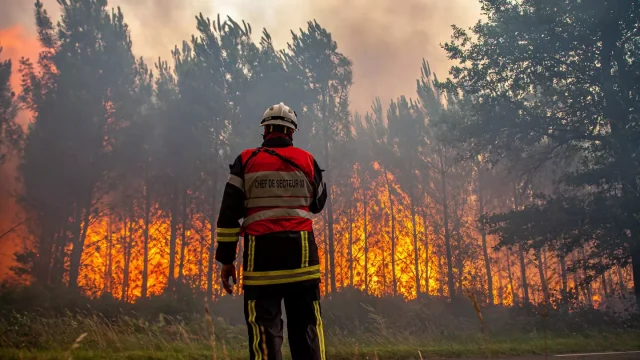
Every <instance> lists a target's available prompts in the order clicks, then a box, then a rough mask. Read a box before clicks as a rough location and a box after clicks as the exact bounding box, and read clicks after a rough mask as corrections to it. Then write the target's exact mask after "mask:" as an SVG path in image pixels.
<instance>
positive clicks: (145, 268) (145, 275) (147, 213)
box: [140, 170, 151, 299]
mask: <svg viewBox="0 0 640 360" xmlns="http://www.w3.org/2000/svg"><path fill="white" fill-rule="evenodd" d="M150 185H151V184H150V180H149V170H146V171H145V175H144V230H143V236H144V239H143V243H142V290H141V294H140V295H141V296H142V298H143V299H144V298H146V297H147V291H148V284H149V226H150V224H151V191H150Z"/></svg>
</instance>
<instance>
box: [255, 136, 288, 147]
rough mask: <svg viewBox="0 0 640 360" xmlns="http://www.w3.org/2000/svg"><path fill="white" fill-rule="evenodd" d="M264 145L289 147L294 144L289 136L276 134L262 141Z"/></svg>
mask: <svg viewBox="0 0 640 360" xmlns="http://www.w3.org/2000/svg"><path fill="white" fill-rule="evenodd" d="M262 146H264V147H275V148H279V147H288V146H293V141H291V140H290V139H289V138H287V137H284V136H274V137H269V138H267V139H266V140H264V141H263V142H262Z"/></svg>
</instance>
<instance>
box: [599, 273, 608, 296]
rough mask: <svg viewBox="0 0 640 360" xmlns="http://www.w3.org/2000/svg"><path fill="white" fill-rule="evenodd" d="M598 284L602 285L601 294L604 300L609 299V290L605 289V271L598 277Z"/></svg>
mask: <svg viewBox="0 0 640 360" xmlns="http://www.w3.org/2000/svg"><path fill="white" fill-rule="evenodd" d="M600 282H601V283H602V293H603V295H604V298H605V299H608V298H609V289H607V275H606V271H605V272H603V273H602V274H601V275H600Z"/></svg>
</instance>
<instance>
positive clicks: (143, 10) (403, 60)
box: [0, 0, 480, 111]
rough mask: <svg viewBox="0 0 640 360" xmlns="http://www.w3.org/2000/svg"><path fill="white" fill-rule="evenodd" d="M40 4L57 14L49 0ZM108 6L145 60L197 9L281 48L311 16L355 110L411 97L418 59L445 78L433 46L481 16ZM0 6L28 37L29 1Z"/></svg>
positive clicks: (295, 0)
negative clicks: (331, 46) (336, 56)
mask: <svg viewBox="0 0 640 360" xmlns="http://www.w3.org/2000/svg"><path fill="white" fill-rule="evenodd" d="M43 4H44V6H45V8H46V9H47V10H48V11H49V13H50V14H51V15H52V16H53V18H54V20H55V19H57V16H58V13H59V11H58V4H57V2H56V0H43ZM109 6H110V7H117V6H120V7H121V8H122V10H123V12H124V14H125V20H126V21H127V22H128V23H129V25H130V29H131V32H132V38H133V43H134V50H135V52H136V54H137V55H138V56H143V57H144V58H145V59H147V60H148V61H150V62H154V61H155V60H156V59H157V57H158V56H162V57H163V58H168V57H169V55H170V50H171V49H173V47H174V46H175V45H180V44H181V43H182V41H183V40H188V39H189V38H190V37H191V34H193V33H195V31H196V29H195V16H196V15H197V14H198V13H200V12H202V13H203V14H204V15H205V16H209V17H211V18H215V17H216V16H217V14H220V15H221V17H222V18H223V19H224V18H225V17H226V16H227V15H230V16H231V17H233V18H234V19H235V20H237V21H240V20H245V21H247V22H249V23H250V24H251V25H252V28H253V35H254V37H255V38H256V40H257V38H259V37H260V35H261V29H262V28H266V29H267V30H268V31H269V32H270V33H271V35H272V37H273V39H274V42H275V44H276V46H278V47H280V48H284V47H285V46H286V43H287V42H288V41H290V37H291V34H290V30H294V31H296V32H297V31H298V30H299V29H300V28H303V29H304V28H305V27H306V22H307V21H309V20H313V19H316V20H317V21H318V22H319V23H320V24H321V25H323V26H324V27H326V28H327V29H328V30H329V31H330V32H331V33H332V35H333V37H334V40H336V41H337V43H338V48H339V50H340V51H342V52H343V53H344V54H345V55H347V56H348V57H349V58H350V59H351V60H352V61H353V63H354V86H353V88H352V92H351V99H352V109H354V110H358V111H367V110H368V109H369V108H370V104H371V101H372V100H373V98H374V97H375V96H380V98H381V99H382V100H383V101H385V102H386V101H388V100H390V99H392V98H396V97H398V96H400V95H406V96H412V97H415V92H416V89H415V87H416V84H415V80H416V79H417V78H418V77H419V76H420V65H421V61H422V58H425V59H426V60H427V61H429V62H430V64H431V67H432V69H433V70H434V71H435V72H437V73H438V74H439V76H440V77H446V75H447V73H448V67H449V66H450V65H451V63H450V62H449V61H448V60H447V59H446V56H445V53H444V50H442V49H441V48H440V44H441V43H443V42H445V41H447V40H448V39H449V37H450V35H451V27H450V26H451V25H452V24H456V25H460V26H463V27H468V26H470V25H472V24H473V23H474V22H475V21H477V19H478V18H479V17H480V4H479V2H478V1H476V0H448V1H440V0H406V1H402V2H397V1H395V0H377V1H367V0H324V1H306V2H303V1H299V0H264V1H253V0H234V1H229V0H189V1H182V0H111V1H109ZM0 8H2V9H3V13H2V15H0V29H3V28H6V27H8V26H12V25H16V24H20V25H22V26H24V27H25V28H26V29H27V30H28V31H30V32H31V33H32V35H31V36H33V37H35V33H34V21H33V1H27V0H0ZM283 101H286V99H283Z"/></svg>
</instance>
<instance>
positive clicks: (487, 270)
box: [478, 167, 494, 305]
mask: <svg viewBox="0 0 640 360" xmlns="http://www.w3.org/2000/svg"><path fill="white" fill-rule="evenodd" d="M482 174H483V171H482V169H480V167H478V212H479V213H480V214H479V215H480V216H482V215H484V211H485V210H484V202H485V199H484V182H483V181H482ZM480 236H481V239H482V254H483V256H484V270H485V273H486V274H487V292H488V293H489V304H491V305H493V301H494V300H493V277H492V276H491V260H490V259H489V249H488V248H487V231H486V229H485V226H484V224H480Z"/></svg>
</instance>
